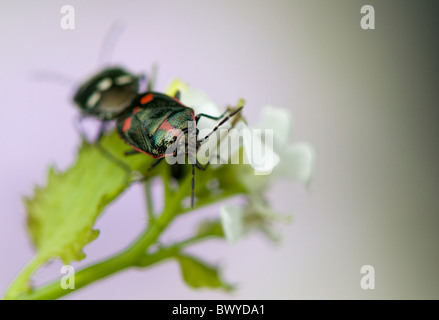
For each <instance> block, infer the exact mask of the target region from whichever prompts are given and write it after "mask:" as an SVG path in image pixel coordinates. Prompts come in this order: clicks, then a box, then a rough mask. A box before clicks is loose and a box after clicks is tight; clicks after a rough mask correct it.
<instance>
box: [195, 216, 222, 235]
mask: <svg viewBox="0 0 439 320" xmlns="http://www.w3.org/2000/svg"><path fill="white" fill-rule="evenodd" d="M207 235H208V236H216V237H220V238H224V231H223V227H222V225H221V221H220V220H205V221H202V222H201V223H200V225H199V226H198V231H197V236H199V237H202V236H207Z"/></svg>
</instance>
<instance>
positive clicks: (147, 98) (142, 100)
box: [140, 93, 154, 104]
mask: <svg viewBox="0 0 439 320" xmlns="http://www.w3.org/2000/svg"><path fill="white" fill-rule="evenodd" d="M152 99H154V95H153V94H152V93H148V94H147V95H146V96H143V97H142V99H140V103H141V104H146V103H148V102H150V101H151V100H152Z"/></svg>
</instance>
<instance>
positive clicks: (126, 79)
mask: <svg viewBox="0 0 439 320" xmlns="http://www.w3.org/2000/svg"><path fill="white" fill-rule="evenodd" d="M132 81H133V77H131V76H129V75H124V76H120V77H117V78H116V79H115V80H114V82H115V83H116V84H117V85H120V86H123V85H124V84H128V83H130V82H132Z"/></svg>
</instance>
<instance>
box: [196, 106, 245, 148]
mask: <svg viewBox="0 0 439 320" xmlns="http://www.w3.org/2000/svg"><path fill="white" fill-rule="evenodd" d="M242 108H244V106H241V107H239V108H238V109H236V110H235V111H233V112H232V113H231V114H229V115H228V116H227V117H225V118H224V119H223V120H221V122H220V123H218V125H217V126H216V127H215V128H213V130H212V131H211V132H209V134H208V135H207V136H205V137H204V138H203V139H201V140H198V141H199V142H203V141H204V140H206V139H207V138H209V137H210V136H211V135H212V134H213V133H214V132H215V131H217V130H218V129H219V127H221V126H222V125H223V124H224V123H226V122H227V120H229V119H230V118H231V117H233V116H234V115H236V114H237V113H238V112H240V111H241V110H242Z"/></svg>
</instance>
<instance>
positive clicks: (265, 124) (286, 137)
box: [261, 106, 293, 151]
mask: <svg viewBox="0 0 439 320" xmlns="http://www.w3.org/2000/svg"><path fill="white" fill-rule="evenodd" d="M261 128H262V129H271V130H273V131H274V150H276V151H278V150H282V149H283V148H284V147H285V146H287V144H288V142H289V141H290V137H291V135H292V131H293V115H292V114H291V112H290V111H288V109H285V108H279V107H273V106H267V107H265V108H263V109H262V124H261Z"/></svg>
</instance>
